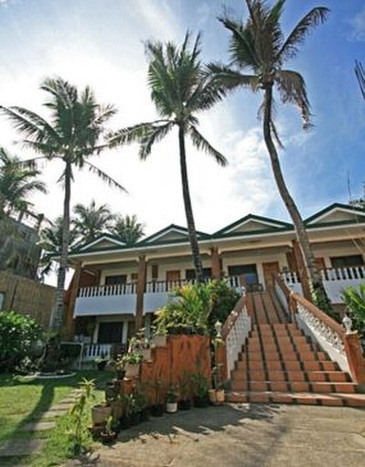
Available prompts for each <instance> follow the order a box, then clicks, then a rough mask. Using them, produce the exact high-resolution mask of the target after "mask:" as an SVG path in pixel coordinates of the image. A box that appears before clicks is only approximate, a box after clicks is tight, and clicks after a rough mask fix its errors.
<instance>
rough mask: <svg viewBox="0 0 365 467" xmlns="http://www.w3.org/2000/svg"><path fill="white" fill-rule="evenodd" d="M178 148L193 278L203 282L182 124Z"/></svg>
mask: <svg viewBox="0 0 365 467" xmlns="http://www.w3.org/2000/svg"><path fill="white" fill-rule="evenodd" d="M179 149H180V173H181V184H182V189H183V198H184V207H185V215H186V222H187V225H188V232H189V239H190V245H191V253H192V255H193V260H194V268H195V278H196V280H197V281H198V282H203V280H204V277H203V266H202V259H201V256H200V250H199V244H198V238H197V235H196V230H195V222H194V216H193V208H192V206H191V199H190V192H189V182H188V171H187V167H186V150H185V134H184V128H183V126H179Z"/></svg>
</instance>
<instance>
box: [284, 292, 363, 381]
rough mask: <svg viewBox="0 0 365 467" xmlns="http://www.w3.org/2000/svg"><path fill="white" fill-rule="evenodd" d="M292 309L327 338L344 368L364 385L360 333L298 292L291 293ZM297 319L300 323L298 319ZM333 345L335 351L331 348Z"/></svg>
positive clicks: (323, 337)
mask: <svg viewBox="0 0 365 467" xmlns="http://www.w3.org/2000/svg"><path fill="white" fill-rule="evenodd" d="M290 309H291V311H292V313H294V314H296V315H297V317H299V320H301V321H302V322H304V323H305V325H306V326H307V327H308V328H309V330H310V331H311V333H312V335H313V337H315V338H316V340H317V341H318V342H319V343H320V339H321V338H322V339H324V340H325V342H326V343H327V345H328V347H327V348H325V350H327V352H328V353H329V355H330V356H331V358H333V359H334V360H335V361H337V363H338V364H339V365H340V367H341V369H343V370H345V371H349V372H350V374H351V376H352V378H353V380H354V381H356V382H357V383H358V384H359V385H361V386H364V385H365V358H364V356H363V354H362V348H361V343H360V339H359V336H358V333H357V332H356V331H355V332H353V331H349V330H348V331H347V330H346V329H345V328H344V326H342V325H341V324H339V323H337V322H336V321H335V320H334V319H332V318H331V317H330V316H328V315H327V314H326V313H324V312H323V311H322V310H320V309H319V308H318V307H316V306H315V305H313V303H311V302H309V301H308V300H307V299H305V298H304V297H302V296H301V295H299V294H297V293H295V292H291V294H290ZM296 321H297V323H298V319H296ZM322 342H323V341H322ZM321 346H322V347H323V344H321ZM331 347H332V349H334V350H335V352H332V351H331Z"/></svg>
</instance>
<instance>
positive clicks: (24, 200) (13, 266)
mask: <svg viewBox="0 0 365 467" xmlns="http://www.w3.org/2000/svg"><path fill="white" fill-rule="evenodd" d="M39 175H40V172H39V171H38V170H36V169H35V168H29V167H25V166H24V165H22V163H21V160H20V159H19V158H18V157H17V156H13V155H11V154H9V153H8V152H7V151H5V149H4V148H0V269H7V270H10V271H12V272H15V273H16V274H19V275H25V276H27V277H32V278H33V277H35V273H36V269H37V261H38V257H39V251H38V250H39V248H38V247H37V246H36V245H35V242H32V241H30V240H29V238H28V236H29V235H30V234H31V230H29V229H28V230H27V227H25V226H24V225H22V224H21V223H20V220H21V218H22V216H23V215H24V214H29V213H30V208H31V206H32V203H31V202H30V201H29V199H28V198H29V196H31V195H32V194H33V193H35V192H41V193H46V192H47V190H46V187H45V184H44V183H43V182H41V181H40V180H39V179H37V177H38V176H39ZM34 235H35V233H34Z"/></svg>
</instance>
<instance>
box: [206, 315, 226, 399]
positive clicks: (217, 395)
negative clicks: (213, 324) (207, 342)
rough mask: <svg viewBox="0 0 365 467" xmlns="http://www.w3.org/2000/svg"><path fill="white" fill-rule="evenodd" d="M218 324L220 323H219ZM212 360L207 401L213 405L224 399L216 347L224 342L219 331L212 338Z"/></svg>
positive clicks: (220, 368)
mask: <svg viewBox="0 0 365 467" xmlns="http://www.w3.org/2000/svg"><path fill="white" fill-rule="evenodd" d="M219 324H220V323H219ZM212 343H213V348H214V354H213V360H214V367H213V388H212V389H209V390H208V395H209V401H210V403H211V404H213V405H222V404H223V403H224V399H225V393H224V389H223V381H222V366H223V365H222V363H219V358H218V348H219V347H220V346H221V345H223V344H224V342H223V340H222V339H221V337H220V332H219V333H218V334H217V336H216V337H215V338H214V339H213V342H212Z"/></svg>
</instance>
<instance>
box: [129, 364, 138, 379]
mask: <svg viewBox="0 0 365 467" xmlns="http://www.w3.org/2000/svg"><path fill="white" fill-rule="evenodd" d="M140 366H141V365H140V364H139V363H127V364H126V367H125V377H126V378H137V377H138V376H139V369H140Z"/></svg>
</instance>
